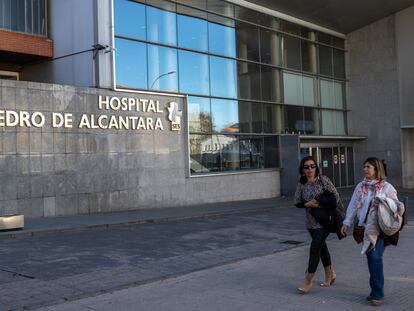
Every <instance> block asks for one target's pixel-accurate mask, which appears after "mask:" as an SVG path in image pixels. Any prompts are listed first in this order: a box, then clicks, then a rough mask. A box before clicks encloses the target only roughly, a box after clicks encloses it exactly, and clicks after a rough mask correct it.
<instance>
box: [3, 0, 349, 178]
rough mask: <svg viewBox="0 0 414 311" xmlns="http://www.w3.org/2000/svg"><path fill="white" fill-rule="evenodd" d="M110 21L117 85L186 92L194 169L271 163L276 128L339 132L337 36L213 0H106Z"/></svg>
mask: <svg viewBox="0 0 414 311" xmlns="http://www.w3.org/2000/svg"><path fill="white" fill-rule="evenodd" d="M6 2H7V1H6ZM16 2H18V1H16ZM1 3H4V1H3V2H1ZM215 13H216V14H215ZM114 21H115V25H114V30H115V45H116V46H115V48H116V59H115V68H116V81H117V82H116V84H117V85H118V86H120V87H126V88H133V89H141V90H155V91H161V92H162V91H164V92H174V93H182V94H187V95H189V97H188V98H189V100H188V118H189V120H188V122H189V135H190V153H191V170H192V172H194V173H195V174H197V173H206V172H216V171H217V172H222V171H228V170H242V169H260V168H265V167H275V166H277V165H279V164H278V163H279V162H278V161H279V160H278V156H277V154H275V153H276V152H278V144H277V141H278V137H277V135H279V134H281V133H295V134H300V135H344V134H346V124H345V120H346V100H345V91H344V90H345V78H346V73H345V51H344V46H345V45H344V40H343V39H341V38H335V37H333V36H331V35H328V34H324V33H320V32H318V31H316V30H313V29H310V28H306V27H303V26H300V25H297V24H295V23H291V22H287V21H284V20H281V19H279V18H276V17H274V16H269V15H266V14H263V13H260V12H257V11H254V10H251V9H247V8H244V7H241V6H238V5H235V4H230V3H227V2H225V1H219V0H208V1H205V0H195V1H190V0H177V1H167V0H145V1H144V0H135V1H129V0H114Z"/></svg>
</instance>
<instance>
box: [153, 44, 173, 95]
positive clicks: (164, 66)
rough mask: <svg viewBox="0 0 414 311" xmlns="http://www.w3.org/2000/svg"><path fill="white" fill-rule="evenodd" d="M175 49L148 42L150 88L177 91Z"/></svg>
mask: <svg viewBox="0 0 414 311" xmlns="http://www.w3.org/2000/svg"><path fill="white" fill-rule="evenodd" d="M177 73H178V66H177V50H176V49H171V48H166V47H163V46H159V45H153V44H148V83H149V88H150V89H151V90H166V91H171V92H177V91H178V74H177Z"/></svg>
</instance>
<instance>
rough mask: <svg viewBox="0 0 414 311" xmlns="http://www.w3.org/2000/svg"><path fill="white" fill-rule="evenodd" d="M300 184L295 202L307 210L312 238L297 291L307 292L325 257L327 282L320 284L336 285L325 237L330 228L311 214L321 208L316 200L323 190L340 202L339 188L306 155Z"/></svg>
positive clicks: (325, 285) (302, 162) (303, 160)
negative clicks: (302, 277)
mask: <svg viewBox="0 0 414 311" xmlns="http://www.w3.org/2000/svg"><path fill="white" fill-rule="evenodd" d="M299 175H300V177H299V183H298V185H297V187H296V192H295V199H294V201H295V205H296V206H297V207H299V208H305V210H306V225H307V228H308V231H309V233H310V235H311V237H312V242H311V246H310V253H309V262H308V269H307V271H306V277H305V282H304V284H303V286H302V287H299V288H298V290H299V291H300V293H302V294H305V293H307V292H308V291H309V290H310V288H311V286H312V279H313V276H314V274H315V272H316V269H317V267H318V264H319V261H320V260H322V264H323V267H324V269H325V282H324V283H322V284H321V286H324V287H328V286H330V285H332V284H334V282H335V280H336V274H335V271H334V269H333V268H332V263H331V256H330V254H329V250H328V246H327V245H326V238H327V237H328V235H329V231H328V230H327V229H326V228H324V227H323V226H322V225H321V224H320V223H319V222H318V221H317V220H316V218H315V217H314V216H313V215H312V212H311V211H312V209H316V208H322V207H320V203H319V202H318V201H317V200H316V199H315V198H316V197H318V196H320V195H321V194H322V193H323V192H324V191H329V192H331V193H333V194H334V195H335V197H336V202H337V204H341V203H340V198H339V194H338V191H337V190H336V188H335V186H334V185H333V184H332V182H331V181H330V179H329V178H328V177H327V176H324V175H320V174H319V167H318V165H317V163H316V161H315V159H314V158H313V157H310V156H309V157H305V158H303V159H302V161H301V162H300V165H299Z"/></svg>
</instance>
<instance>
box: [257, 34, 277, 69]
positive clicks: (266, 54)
mask: <svg viewBox="0 0 414 311" xmlns="http://www.w3.org/2000/svg"><path fill="white" fill-rule="evenodd" d="M260 59H261V62H262V63H266V64H271V65H276V66H280V65H281V64H282V38H281V36H280V35H279V34H278V33H277V32H274V31H271V30H268V29H260Z"/></svg>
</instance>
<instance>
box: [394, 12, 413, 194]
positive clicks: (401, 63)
mask: <svg viewBox="0 0 414 311" xmlns="http://www.w3.org/2000/svg"><path fill="white" fill-rule="evenodd" d="M395 18H396V25H395V33H396V43H397V61H398V80H399V96H400V111H401V127H402V128H403V129H402V130H401V144H402V153H403V154H402V165H403V186H404V187H406V188H414V164H413V163H414V105H413V98H414V88H413V85H414V66H413V55H414V41H413V29H414V6H412V7H410V8H408V9H406V10H403V11H401V12H398V13H397V14H396V15H395Z"/></svg>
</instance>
